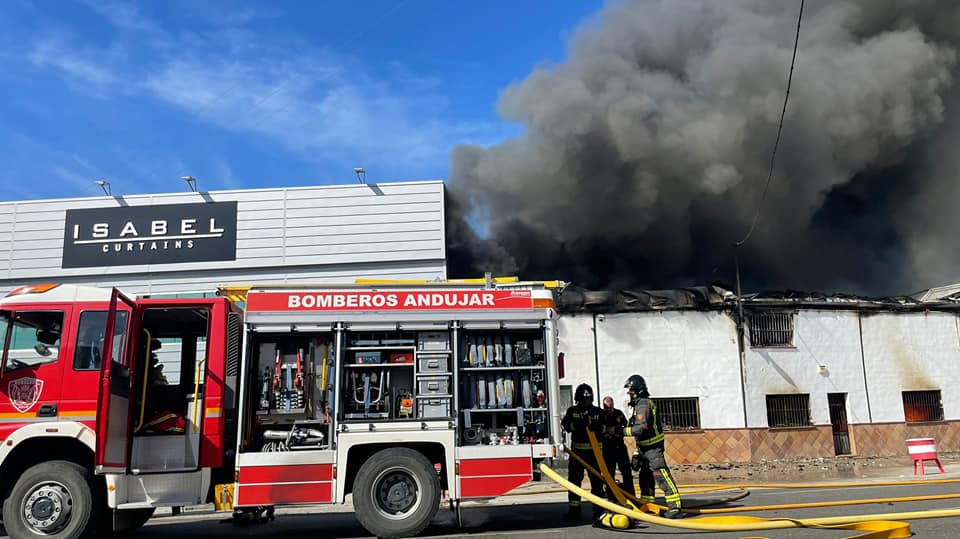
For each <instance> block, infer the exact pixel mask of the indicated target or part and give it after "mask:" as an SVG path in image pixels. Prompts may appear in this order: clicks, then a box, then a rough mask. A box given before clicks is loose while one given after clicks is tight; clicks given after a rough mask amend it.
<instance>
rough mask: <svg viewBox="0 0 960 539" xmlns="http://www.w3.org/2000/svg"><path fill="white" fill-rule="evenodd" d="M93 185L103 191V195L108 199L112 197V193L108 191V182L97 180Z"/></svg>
mask: <svg viewBox="0 0 960 539" xmlns="http://www.w3.org/2000/svg"><path fill="white" fill-rule="evenodd" d="M93 183H95V184H97V185H99V186H100V189H103V194H105V195H107V196H108V197H110V196H113V192H112V191H111V190H110V182H108V181H107V180H97V181H95V182H93Z"/></svg>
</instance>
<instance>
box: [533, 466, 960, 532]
mask: <svg viewBox="0 0 960 539" xmlns="http://www.w3.org/2000/svg"><path fill="white" fill-rule="evenodd" d="M540 471H541V472H542V473H544V474H546V475H547V477H549V478H550V479H552V480H554V481H555V482H556V483H557V484H559V485H560V486H562V487H564V488H566V489H567V490H569V491H571V492H573V493H574V494H578V495H579V496H580V497H581V498H584V499H586V500H587V501H589V502H590V503H592V504H594V505H597V506H599V507H602V508H604V509H606V510H607V511H609V512H611V513H618V514H621V515H624V516H626V517H629V518H631V519H634V520H639V521H642V522H646V523H648V524H657V525H660V526H669V527H673V528H680V529H685V530H696V531H715V532H740V531H756V530H784V529H791V528H826V529H843V530H857V531H866V532H869V533H868V534H862V535H858V536H855V537H860V538H877V539H880V538H889V539H896V538H902V537H910V524H909V523H907V522H893V521H892V520H894V519H895V520H911V519H921V518H943V517H956V516H960V509H944V510H938V511H912V512H902V513H886V514H873V515H851V516H844V517H819V518H810V519H791V518H770V519H767V518H760V517H751V516H721V517H702V518H698V519H691V520H671V519H666V518H661V517H658V516H654V515H650V514H647V513H642V512H640V511H634V510H632V509H627V508H625V507H621V506H619V505H617V504H615V503H612V502H610V501H608V500H605V499H603V498H600V497H599V496H594V495H593V494H591V493H589V492H587V491H585V490H583V489H582V488H580V487H579V486H577V485H574V484H573V483H570V482H569V481H567V480H566V479H564V478H563V477H561V476H560V474H558V473H557V472H555V471H554V470H553V469H552V468H550V467H549V466H547V465H546V464H541V465H540Z"/></svg>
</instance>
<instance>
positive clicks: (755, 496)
mask: <svg viewBox="0 0 960 539" xmlns="http://www.w3.org/2000/svg"><path fill="white" fill-rule="evenodd" d="M930 479H936V476H932V477H930ZM947 493H960V483H942V484H934V483H929V482H928V483H924V484H920V485H909V486H875V485H871V484H867V483H856V484H853V486H850V487H845V488H831V489H803V490H794V489H753V490H751V493H750V496H748V497H747V498H744V499H743V500H740V501H737V502H734V503H732V504H728V505H727V507H752V506H759V505H768V504H783V503H801V502H815V501H827V500H854V499H866V498H887V497H898V496H921V495H932V494H947ZM710 496H715V495H712V494H687V495H685V499H687V500H690V499H693V498H698V499H703V498H709V497H710ZM565 500H566V497H565V495H564V494H561V493H548V494H535V495H529V496H511V497H505V498H500V499H498V500H494V501H491V502H488V503H482V504H481V503H471V504H469V505H468V504H464V509H463V517H464V527H463V528H458V527H457V525H456V519H455V518H454V517H453V514H452V513H451V512H450V511H447V510H441V512H440V513H439V514H438V516H437V518H436V519H435V521H434V523H433V524H432V525H431V526H430V527H429V528H428V529H427V531H426V532H425V534H423V537H493V536H496V537H516V538H520V537H523V538H529V537H558V538H559V537H577V538H601V537H606V538H610V537H618V536H620V537H622V533H624V532H614V531H610V530H604V529H598V528H593V527H592V526H591V525H590V523H589V522H588V521H587V520H586V519H585V520H583V521H580V522H569V521H566V520H564V519H563V515H564V513H565V511H566V501H565ZM953 508H960V498H954V499H946V500H934V501H924V502H908V503H895V504H894V503H872V504H867V505H854V506H846V507H826V508H816V509H791V510H780V511H749V512H747V513H739V514H750V515H754V516H762V517H795V518H809V517H816V516H838V515H850V514H877V513H891V512H902V511H922V510H930V509H953ZM331 510H333V511H334V512H330V511H331ZM583 513H584V516H587V515H589V513H590V509H589V507H588V506H585V507H584V511H583ZM222 518H223V514H183V515H180V516H177V517H172V516H161V517H156V518H154V519H152V520H151V521H150V522H149V523H148V524H147V526H145V527H144V528H143V529H142V530H140V531H139V532H138V533H137V534H136V535H135V536H134V537H136V538H143V539H150V538H156V539H160V538H169V537H177V538H183V539H189V538H197V539H200V538H202V539H213V538H219V537H224V538H226V537H263V538H266V537H275V536H282V537H324V538H354V537H368V535H367V534H366V532H365V531H364V530H363V528H361V527H360V525H359V524H358V523H357V521H356V520H355V519H354V517H353V514H352V513H350V512H349V507H348V506H339V507H333V508H331V507H326V508H324V507H310V508H287V509H280V510H279V511H278V512H277V519H276V520H275V521H273V522H270V523H267V524H261V525H248V526H243V527H236V526H234V525H232V524H220V523H218V521H219V520H220V519H222ZM689 520H690V521H695V520H696V518H691V519H689ZM911 529H912V531H913V532H914V534H915V536H917V537H957V536H958V532H957V530H958V529H960V517H952V518H937V519H922V520H914V521H912V522H911ZM628 533H631V534H634V535H638V536H643V537H663V538H667V537H673V538H675V537H680V536H692V535H699V536H701V537H729V538H742V537H747V536H762V537H769V538H786V537H790V538H794V537H811V538H812V537H817V538H824V537H829V538H832V537H850V536H852V535H856V532H851V531H838V530H822V529H789V530H775V531H755V532H731V533H715V532H700V533H696V532H691V531H689V530H682V529H677V528H669V527H663V526H658V525H649V526H648V525H644V526H642V527H639V528H637V529H634V530H631V531H630V532H628ZM615 534H619V535H615Z"/></svg>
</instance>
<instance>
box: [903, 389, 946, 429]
mask: <svg viewBox="0 0 960 539" xmlns="http://www.w3.org/2000/svg"><path fill="white" fill-rule="evenodd" d="M903 417H904V419H905V420H906V422H907V423H917V422H920V421H943V401H942V400H941V399H940V390H939V389H934V390H929V391H904V392H903Z"/></svg>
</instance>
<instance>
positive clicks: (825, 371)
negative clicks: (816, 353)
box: [817, 365, 830, 376]
mask: <svg viewBox="0 0 960 539" xmlns="http://www.w3.org/2000/svg"><path fill="white" fill-rule="evenodd" d="M829 373H830V371H829V370H828V369H827V366H826V365H817V374H820V375H823V376H826V375H827V374H829Z"/></svg>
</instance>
